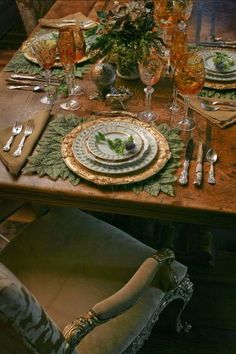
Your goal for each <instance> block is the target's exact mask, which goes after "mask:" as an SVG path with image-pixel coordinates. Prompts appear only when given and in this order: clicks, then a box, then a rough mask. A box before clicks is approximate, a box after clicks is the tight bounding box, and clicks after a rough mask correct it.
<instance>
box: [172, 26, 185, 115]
mask: <svg viewBox="0 0 236 354" xmlns="http://www.w3.org/2000/svg"><path fill="white" fill-rule="evenodd" d="M186 27H187V26H186V25H185V23H184V22H182V21H181V22H180V23H178V25H177V26H176V29H175V31H174V34H173V40H172V45H171V48H170V68H171V72H172V76H173V77H174V72H175V67H176V64H177V63H178V61H179V60H180V58H181V56H182V55H186V54H187V52H188V39H187V31H186ZM169 110H170V111H171V112H172V114H179V113H181V111H182V107H181V106H180V105H179V104H178V103H177V89H176V85H175V80H173V100H172V102H171V104H170V105H169Z"/></svg>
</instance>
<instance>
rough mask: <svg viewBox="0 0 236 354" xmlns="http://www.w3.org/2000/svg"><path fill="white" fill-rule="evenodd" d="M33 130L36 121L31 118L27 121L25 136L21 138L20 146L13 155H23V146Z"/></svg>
mask: <svg viewBox="0 0 236 354" xmlns="http://www.w3.org/2000/svg"><path fill="white" fill-rule="evenodd" d="M33 130H34V122H33V121H32V120H29V121H28V122H27V125H26V127H25V130H24V136H23V138H22V139H21V141H20V143H19V145H18V148H17V149H16V151H15V152H14V153H13V156H15V157H18V156H20V155H21V153H22V149H23V146H24V143H25V139H26V138H27V136H29V135H31V134H32V133H33Z"/></svg>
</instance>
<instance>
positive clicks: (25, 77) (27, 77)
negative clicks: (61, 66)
mask: <svg viewBox="0 0 236 354" xmlns="http://www.w3.org/2000/svg"><path fill="white" fill-rule="evenodd" d="M11 78H12V79H15V80H36V81H46V79H45V78H44V77H42V76H40V75H35V76H34V75H27V74H25V75H24V74H11ZM51 81H55V82H59V81H60V80H59V79H57V78H55V77H52V78H51Z"/></svg>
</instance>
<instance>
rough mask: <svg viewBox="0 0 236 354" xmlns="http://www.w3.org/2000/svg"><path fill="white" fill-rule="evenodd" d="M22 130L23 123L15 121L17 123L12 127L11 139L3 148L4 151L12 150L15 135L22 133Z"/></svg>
mask: <svg viewBox="0 0 236 354" xmlns="http://www.w3.org/2000/svg"><path fill="white" fill-rule="evenodd" d="M21 130H22V124H21V123H19V122H15V124H14V125H13V128H12V133H11V136H10V138H9V140H8V141H7V143H6V144H5V145H4V146H3V148H2V149H3V151H9V150H10V148H11V144H12V142H13V139H14V137H15V136H16V135H18V134H20V132H21Z"/></svg>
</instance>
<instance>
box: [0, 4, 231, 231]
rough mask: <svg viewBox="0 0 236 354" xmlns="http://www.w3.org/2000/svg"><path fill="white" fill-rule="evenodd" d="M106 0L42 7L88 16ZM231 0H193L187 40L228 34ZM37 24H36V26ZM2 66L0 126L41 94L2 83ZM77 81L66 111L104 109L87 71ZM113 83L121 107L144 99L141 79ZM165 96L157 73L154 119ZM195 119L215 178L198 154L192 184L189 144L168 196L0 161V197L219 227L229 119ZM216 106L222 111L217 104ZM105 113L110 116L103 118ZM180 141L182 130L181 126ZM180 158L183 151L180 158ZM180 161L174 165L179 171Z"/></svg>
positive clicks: (24, 113)
mask: <svg viewBox="0 0 236 354" xmlns="http://www.w3.org/2000/svg"><path fill="white" fill-rule="evenodd" d="M111 3H112V2H111V1H107V0H84V1H83V0H66V1H62V0H57V1H55V3H54V5H53V6H52V8H51V9H50V10H49V12H48V13H47V14H46V15H45V17H46V18H51V19H53V18H54V19H56V18H60V17H63V16H66V15H69V14H72V13H76V12H78V11H80V12H82V13H83V14H84V15H86V16H88V17H89V18H91V19H94V20H96V19H97V11H98V10H105V9H107V8H108V7H109V6H111ZM235 12H236V6H235V1H234V0H225V1H218V0H195V1H194V7H193V12H192V16H191V18H190V20H189V25H188V40H189V42H191V43H199V42H201V41H207V40H210V38H211V37H212V36H215V37H223V39H225V40H227V39H235V34H236V27H235V18H236V17H235V14H236V13H235ZM38 29H39V28H37V29H36V30H38ZM9 75H10V73H9V72H6V71H2V72H1V74H0V112H1V115H0V128H1V129H2V128H5V127H7V126H10V125H13V123H14V121H15V120H16V119H18V120H24V119H27V117H29V116H30V115H31V114H33V113H34V112H35V111H37V110H40V109H42V108H44V107H43V105H42V104H41V103H40V97H41V95H42V94H40V93H34V92H31V91H23V90H15V91H10V90H8V88H7V85H6V81H5V80H6V78H7V77H9ZM79 83H80V84H81V85H82V86H83V87H84V88H85V94H84V95H81V96H79V100H80V102H81V108H80V109H78V111H76V112H73V113H75V114H77V115H78V116H82V117H90V116H91V114H92V112H99V111H104V110H105V111H109V110H111V107H109V106H106V105H105V103H104V102H103V101H99V100H91V99H90V98H89V96H90V95H91V94H92V93H94V91H95V90H96V87H95V84H94V82H93V81H92V80H91V77H90V74H89V73H87V74H86V75H84V76H83V79H82V80H79ZM117 83H118V85H119V86H120V85H125V86H126V87H128V88H129V89H130V90H131V91H132V93H133V96H132V98H131V99H129V100H128V101H127V102H126V107H125V110H126V111H129V112H133V113H137V112H138V111H140V110H142V108H143V104H144V94H143V89H144V85H143V84H142V83H141V81H140V80H139V79H138V80H133V81H125V80H122V79H120V78H118V79H117ZM171 97H172V82H171V80H170V79H168V78H166V77H162V78H161V80H160V81H159V83H158V84H157V85H156V86H155V93H154V95H153V100H152V105H153V109H154V110H156V111H157V112H158V113H159V116H160V118H159V120H160V123H162V122H166V123H167V124H171V116H170V112H169V110H168V108H167V106H168V104H169V103H170V101H171ZM52 113H53V115H55V114H57V113H65V112H64V111H62V110H61V108H60V107H59V105H58V104H57V103H56V104H54V105H53V107H52ZM191 114H192V115H193V116H194V118H195V119H196V120H197V122H198V125H197V129H195V130H194V131H193V132H192V133H191V135H192V137H193V139H194V141H195V142H196V145H197V143H198V141H199V139H200V138H202V139H203V140H204V145H205V151H206V150H207V149H209V148H210V147H211V148H214V149H215V150H216V151H217V153H218V161H217V162H216V164H215V174H216V184H215V185H210V184H208V183H207V175H208V171H209V163H208V162H207V161H206V160H205V159H204V166H203V183H202V185H201V187H200V188H196V187H195V186H194V185H193V180H194V176H195V168H196V155H197V149H195V150H194V154H193V161H192V162H191V164H190V169H189V184H188V185H187V186H181V185H179V183H178V182H177V181H176V182H175V185H174V189H175V196H168V195H166V194H164V193H160V194H159V195H158V196H151V195H149V194H148V193H146V192H144V191H142V192H141V193H139V194H135V193H134V192H133V191H129V190H127V191H126V190H122V191H121V190H119V191H115V190H114V191H112V190H105V189H104V188H101V187H99V186H97V185H95V184H92V183H87V182H86V181H82V182H81V183H80V184H79V185H77V186H73V185H72V184H71V183H70V182H69V181H68V180H61V179H58V180H56V181H54V180H51V179H50V178H49V177H47V176H43V177H39V176H38V175H25V174H20V175H19V176H18V177H15V176H13V175H11V174H10V173H9V172H8V170H7V169H6V167H5V166H4V165H3V164H2V163H1V162H0V198H7V199H12V200H22V201H29V202H32V203H38V204H43V205H45V204H46V205H57V206H73V207H79V208H81V209H83V210H89V211H101V212H105V213H115V214H124V215H130V216H139V217H147V218H157V219H160V220H164V221H175V222H181V223H192V224H199V225H208V226H213V227H216V226H217V227H221V228H235V227H236V125H231V126H229V127H227V128H225V129H221V128H219V127H218V126H217V125H215V124H213V123H211V122H210V121H208V120H207V119H206V118H204V117H202V116H201V115H200V114H198V113H196V112H195V111H192V112H191ZM222 114H224V113H223V112H222ZM111 119H112V118H111ZM181 136H182V138H183V141H184V142H186V141H187V139H188V138H189V136H190V133H189V132H188V133H181ZM183 160H184V153H183V154H182V156H181V162H183ZM181 169H182V167H179V168H178V170H177V175H179V174H180V172H181Z"/></svg>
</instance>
